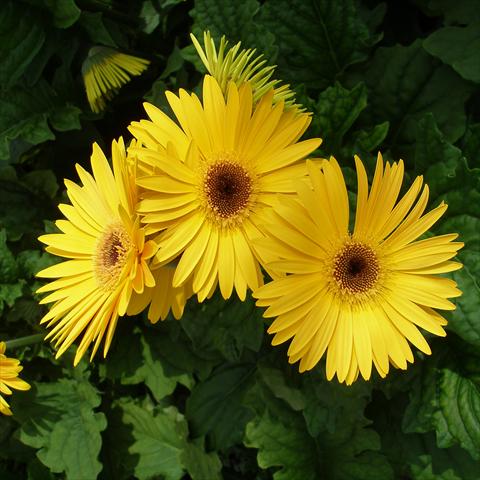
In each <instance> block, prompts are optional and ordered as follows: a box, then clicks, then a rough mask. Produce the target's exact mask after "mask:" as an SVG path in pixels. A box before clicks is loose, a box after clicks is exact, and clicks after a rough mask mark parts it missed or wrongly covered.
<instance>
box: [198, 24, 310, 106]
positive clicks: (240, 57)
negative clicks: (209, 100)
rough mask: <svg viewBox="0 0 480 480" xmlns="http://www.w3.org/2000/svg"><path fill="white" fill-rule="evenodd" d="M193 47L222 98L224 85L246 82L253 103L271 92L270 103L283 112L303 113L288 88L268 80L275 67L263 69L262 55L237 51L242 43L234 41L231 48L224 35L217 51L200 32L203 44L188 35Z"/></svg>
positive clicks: (293, 94)
mask: <svg viewBox="0 0 480 480" xmlns="http://www.w3.org/2000/svg"><path fill="white" fill-rule="evenodd" d="M190 38H191V39H192V42H193V45H194V46H195V48H196V50H197V53H198V55H199V57H200V59H201V60H202V62H203V64H204V65H205V68H206V69H207V71H208V73H210V75H212V77H214V78H215V79H216V80H217V82H218V84H219V85H220V88H221V89H222V92H223V94H224V95H226V94H227V91H228V84H229V83H230V82H231V81H233V82H234V83H235V84H236V85H237V87H239V86H240V85H241V84H242V83H245V82H249V83H250V84H251V86H252V91H253V101H254V103H256V102H258V101H259V100H260V99H261V98H262V97H263V96H264V95H265V94H266V93H267V92H268V91H269V90H271V89H274V95H273V103H277V102H280V101H283V102H284V103H285V109H286V110H288V109H294V110H296V111H298V112H301V111H303V110H304V109H303V108H302V106H301V105H299V104H296V103H295V92H294V91H292V90H290V88H289V85H282V86H279V84H280V83H281V82H280V80H272V79H271V78H272V75H273V73H274V71H275V66H273V65H270V66H266V65H265V64H266V63H267V60H265V59H262V57H263V55H258V56H255V51H256V50H255V49H247V50H245V49H243V50H240V47H241V44H242V42H238V43H237V44H236V45H234V46H233V47H231V48H227V47H228V40H226V38H225V35H224V36H222V38H221V39H220V45H219V48H218V52H217V49H216V46H215V41H214V40H213V38H212V37H211V35H210V32H208V31H207V32H204V33H203V45H204V47H203V48H202V46H201V45H200V42H199V41H198V40H197V38H196V37H195V35H193V34H192V33H191V34H190Z"/></svg>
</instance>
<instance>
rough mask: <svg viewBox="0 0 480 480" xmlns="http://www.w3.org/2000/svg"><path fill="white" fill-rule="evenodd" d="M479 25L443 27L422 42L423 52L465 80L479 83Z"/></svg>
mask: <svg viewBox="0 0 480 480" xmlns="http://www.w3.org/2000/svg"><path fill="white" fill-rule="evenodd" d="M479 26H480V25H479V24H475V23H473V24H472V25H469V26H468V27H445V28H442V29H441V30H437V31H436V32H434V33H432V35H430V36H429V37H428V38H427V39H426V40H425V41H424V42H423V46H424V47H425V50H426V51H427V52H428V53H430V54H431V55H434V56H435V57H438V58H439V59H440V60H442V62H444V63H446V64H447V65H450V66H451V67H452V68H453V69H454V70H455V71H456V72H458V73H459V74H460V75H461V76H462V77H463V78H465V79H466V80H472V81H473V82H477V83H480V53H479V52H480V37H479V35H478V31H479Z"/></svg>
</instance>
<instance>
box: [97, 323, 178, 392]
mask: <svg viewBox="0 0 480 480" xmlns="http://www.w3.org/2000/svg"><path fill="white" fill-rule="evenodd" d="M127 321H128V320H127ZM117 333H119V332H117ZM123 333H124V334H118V335H117V337H118V341H117V343H118V344H117V345H114V348H113V351H112V354H113V358H110V360H111V361H110V362H109V363H108V364H107V366H106V375H108V376H109V377H110V378H120V380H121V383H122V384H124V385H137V384H139V383H145V385H147V387H148V388H149V389H150V391H151V392H152V394H153V396H154V397H155V399H156V400H157V401H160V400H161V399H162V398H164V397H166V396H167V395H170V394H171V393H172V392H173V391H174V390H175V387H176V385H177V381H179V380H181V378H179V377H180V376H177V377H174V376H172V377H167V376H166V375H165V373H164V370H163V366H162V360H161V358H160V357H159V355H158V354H157V348H158V346H157V345H155V340H156V338H157V336H156V335H154V334H153V333H152V335H149V336H143V335H141V334H140V333H139V332H138V330H134V331H133V333H128V334H125V333H126V332H123Z"/></svg>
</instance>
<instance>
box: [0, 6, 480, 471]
mask: <svg viewBox="0 0 480 480" xmlns="http://www.w3.org/2000/svg"><path fill="white" fill-rule="evenodd" d="M399 25H400V27H399ZM204 29H209V30H210V32H211V33H212V35H213V36H214V38H216V39H217V40H218V39H219V37H220V36H221V35H223V34H225V35H226V37H227V39H229V40H230V42H231V43H234V42H237V41H242V45H243V46H244V47H249V48H256V49H257V53H258V54H262V53H263V54H264V55H265V58H266V59H267V60H268V62H269V64H271V65H274V64H277V65H278V67H277V70H276V72H275V76H276V78H279V79H280V80H283V81H284V82H286V83H290V85H291V88H293V89H295V90H296V92H297V98H298V101H300V102H301V103H302V104H303V105H304V106H305V107H306V108H307V109H308V110H309V111H311V112H312V123H311V125H310V127H309V129H308V130H307V132H306V137H313V136H320V137H322V138H323V140H324V141H323V144H322V146H321V147H320V150H319V152H316V154H315V156H328V155H334V156H335V157H336V158H337V159H338V160H339V162H340V163H341V165H342V167H343V168H344V172H345V174H346V179H347V185H348V186H349V188H350V187H351V188H352V196H354V194H353V192H354V189H355V188H356V178H355V175H354V173H353V169H352V166H353V163H352V158H353V155H354V154H358V155H360V157H361V158H362V159H363V160H365V162H366V164H367V167H368V171H369V174H371V173H372V166H373V164H374V161H375V156H376V153H377V151H378V150H381V151H382V152H383V153H384V156H385V157H386V158H387V159H389V160H392V159H393V160H398V159H399V158H403V159H404V162H405V170H406V181H405V183H408V184H410V182H411V181H412V180H413V178H415V176H417V175H423V177H424V180H425V182H426V183H427V184H428V185H429V189H430V200H429V207H430V206H436V205H438V204H439V203H440V202H441V201H442V200H443V201H445V202H446V203H448V206H449V207H448V210H447V212H446V213H445V215H444V218H442V220H441V221H440V222H439V223H438V225H436V226H435V227H433V233H435V234H444V233H451V232H458V233H459V241H462V242H464V243H465V246H464V248H463V249H462V250H461V251H460V252H459V255H458V260H459V261H460V262H462V263H463V265H464V267H463V269H461V270H459V271H455V272H452V273H451V274H449V275H448V276H449V277H450V278H453V279H454V280H455V281H456V282H457V283H458V286H459V288H460V289H461V290H462V291H463V295H462V296H461V297H459V298H457V299H455V304H456V310H454V311H452V312H448V313H447V315H446V317H447V319H448V322H449V323H448V326H447V331H448V335H447V337H446V338H442V339H436V340H431V339H429V343H430V344H431V346H432V351H433V353H432V357H431V358H425V356H424V355H421V354H420V353H419V352H417V351H415V353H414V355H415V362H414V364H413V365H411V366H409V369H408V371H407V372H401V371H397V370H394V369H393V368H392V371H391V372H390V373H389V375H388V377H387V379H384V380H382V379H379V378H374V379H372V381H370V382H363V381H361V380H359V381H358V382H356V383H355V384H354V385H353V386H351V387H345V386H343V385H338V384H337V383H335V382H327V381H326V380H325V378H324V374H323V373H322V372H323V369H324V366H323V365H322V362H320V365H319V367H318V368H316V369H314V370H313V371H311V372H309V373H305V374H299V373H298V369H297V367H296V366H290V365H288V362H287V357H286V349H285V348H283V347H281V346H280V347H275V348H273V347H271V346H270V345H269V342H270V340H271V337H270V335H268V334H266V333H265V327H266V321H265V320H264V319H263V318H262V310H261V309H258V308H256V307H255V305H254V301H253V299H251V298H247V300H246V301H245V302H239V301H238V300H237V299H231V300H229V301H227V302H225V301H224V300H223V299H222V298H221V297H220V295H214V296H213V297H212V298H211V299H210V300H208V301H206V302H204V303H202V304H198V303H197V302H196V300H195V298H192V299H191V300H190V301H189V303H188V304H187V307H186V311H185V314H184V316H183V318H182V319H181V320H180V321H176V320H174V319H172V318H168V319H167V320H166V321H164V322H158V323H157V324H155V325H151V324H150V323H148V321H147V320H146V319H145V318H143V317H142V315H139V316H137V317H125V318H121V319H120V320H119V322H118V326H117V330H116V333H115V336H114V339H113V342H112V346H111V349H110V352H109V354H108V357H107V358H106V359H103V358H101V355H99V356H98V357H97V359H96V360H95V361H94V362H93V363H91V364H87V362H86V361H84V362H81V363H80V365H79V367H77V368H75V369H74V368H73V367H71V363H72V358H73V352H72V351H70V350H74V347H72V348H71V349H70V350H69V351H68V352H67V353H66V354H65V355H64V357H62V359H60V360H55V358H54V352H53V349H52V348H51V347H50V346H49V345H48V344H47V343H43V344H37V345H30V346H22V347H16V348H14V347H12V349H11V350H10V349H9V352H8V353H9V354H10V355H11V356H15V357H16V358H19V359H21V360H22V365H23V366H24V370H23V371H22V378H25V379H26V380H27V381H28V382H29V383H31V385H32V389H31V390H30V391H28V392H14V394H13V395H12V396H11V397H9V398H8V401H9V403H10V404H11V406H12V410H13V412H14V415H13V417H4V416H2V417H0V477H1V478H2V480H3V479H6V480H8V479H15V480H16V479H18V478H26V479H28V480H55V479H60V478H66V479H67V480H70V479H79V480H94V479H95V478H98V479H101V480H102V479H103V480H110V479H115V480H127V479H132V478H139V479H159V480H162V479H167V480H171V479H172V480H173V479H182V480H188V479H193V480H216V479H221V478H225V479H227V480H243V479H255V480H272V479H275V480H295V479H299V480H300V479H301V480H307V479H312V480H313V479H317V478H322V479H323V478H325V479H327V480H329V479H333V480H384V479H385V480H387V479H398V480H400V479H402V480H403V479H404V480H407V479H408V480H437V479H440V480H478V478H479V473H478V472H480V457H479V452H480V436H479V432H480V368H479V365H480V350H479V349H480V323H479V321H478V312H479V311H480V284H479V278H480V253H479V252H480V242H479V235H478V233H479V231H480V223H479V222H480V102H479V98H480V96H479V83H480V67H479V65H480V59H479V55H478V50H479V49H478V43H479V38H480V15H479V9H478V6H477V5H476V2H472V1H470V0H457V1H455V2H452V1H449V0H416V1H415V2H401V8H400V7H399V6H398V5H396V2H385V3H382V2H372V1H367V0H358V1H356V0H355V1H354V0H340V1H338V0H308V1H302V0H294V1H288V0H275V1H274V0H266V1H257V0H248V1H246V2H237V1H234V0H190V1H188V2H185V1H182V0H143V1H141V2H139V1H135V0H126V1H122V2H114V1H111V0H102V1H80V0H7V1H4V2H3V3H2V8H1V9H0V40H1V41H0V54H1V55H0V58H1V60H0V316H1V319H0V341H3V340H13V339H15V338H18V337H21V336H30V335H35V334H37V333H41V334H44V333H45V329H44V327H43V326H41V325H39V324H38V322H39V319H40V318H41V317H42V316H43V315H44V314H45V311H46V310H45V307H44V306H39V304H38V298H37V295H36V294H35V291H36V289H37V288H38V287H39V286H40V285H42V283H41V282H40V280H39V279H37V278H35V274H36V273H37V272H38V271H39V270H41V269H43V268H45V267H47V266H49V265H51V264H53V263H55V262H57V261H58V259H57V258H55V257H53V256H51V255H50V254H47V253H45V252H44V251H43V248H42V246H41V244H40V242H38V240H37V237H38V236H39V235H41V234H42V233H44V231H45V230H47V231H48V232H53V231H56V227H55V224H54V221H55V220H56V219H58V218H60V216H61V215H60V213H59V212H58V209H57V204H58V203H62V202H65V201H66V197H65V192H64V183H63V179H64V178H70V179H77V178H78V175H77V173H76V171H75V164H76V163H79V164H80V165H82V166H84V167H87V166H88V161H89V156H90V154H91V145H92V143H93V142H94V141H96V142H98V143H99V144H100V145H101V146H106V145H109V144H110V142H111V140H112V138H117V137H118V136H119V135H123V137H124V139H125V141H126V142H127V143H128V141H129V140H130V137H129V134H128V132H127V128H126V127H127V125H128V124H129V123H130V121H132V120H134V119H138V118H141V117H142V116H144V113H143V111H142V109H141V102H142V99H143V98H145V99H147V100H148V101H150V102H153V103H155V104H156V105H158V106H159V107H160V108H161V109H163V110H165V111H167V112H168V108H169V107H168V106H167V103H166V100H165V91H166V90H171V91H175V92H177V91H178V89H179V88H185V89H187V90H190V91H196V92H198V91H199V86H200V82H201V74H203V72H204V70H203V67H202V65H201V63H200V62H199V60H198V57H196V55H195V54H194V50H193V48H192V46H191V44H190V39H189V33H190V31H193V32H194V33H195V34H196V35H197V37H198V36H199V35H200V36H201V35H202V32H203V30H204ZM95 45H106V46H110V47H114V48H118V49H120V50H121V51H125V52H127V53H133V54H134V55H138V56H140V57H144V58H148V59H149V60H150V61H151V65H150V67H149V69H148V70H147V71H146V72H145V73H144V74H143V75H141V76H140V77H138V78H135V79H133V80H132V81H131V82H130V83H129V84H128V85H126V86H125V87H123V88H122V89H120V91H119V93H118V96H117V97H116V98H115V99H114V100H112V101H111V102H109V104H108V106H107V110H106V111H105V112H103V113H101V114H93V113H92V112H91V111H90V109H89V107H88V103H87V101H86V96H85V92H84V87H83V82H82V75H81V66H82V63H83V61H84V59H85V57H86V56H87V54H88V51H89V50H90V48H91V47H93V46H95ZM317 154H318V155H317ZM407 180H408V181H407ZM404 187H405V186H404Z"/></svg>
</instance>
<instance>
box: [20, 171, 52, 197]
mask: <svg viewBox="0 0 480 480" xmlns="http://www.w3.org/2000/svg"><path fill="white" fill-rule="evenodd" d="M22 182H23V183H25V184H26V185H27V186H28V187H29V188H30V189H31V190H32V191H33V192H35V193H36V194H37V195H45V196H47V197H50V198H54V197H55V195H56V194H57V192H58V183H57V177H56V176H55V174H54V173H53V172H52V171H51V170H35V171H34V172H30V173H27V174H26V175H24V176H23V177H22Z"/></svg>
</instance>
